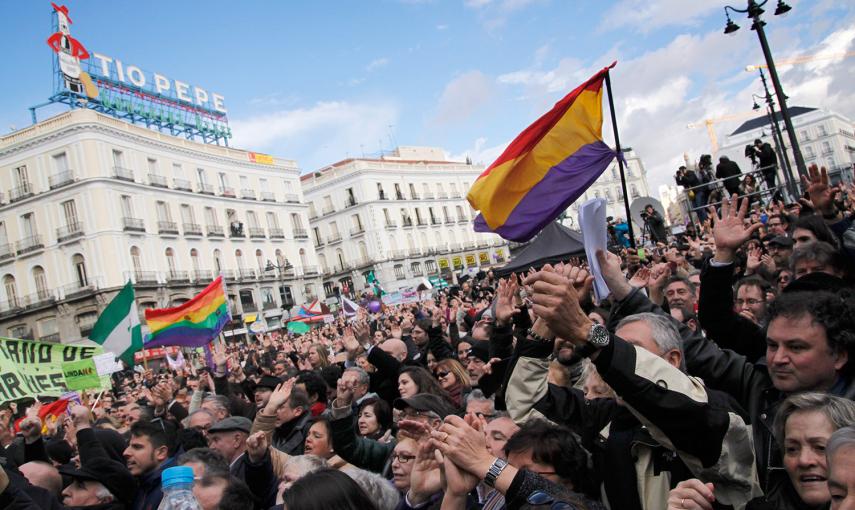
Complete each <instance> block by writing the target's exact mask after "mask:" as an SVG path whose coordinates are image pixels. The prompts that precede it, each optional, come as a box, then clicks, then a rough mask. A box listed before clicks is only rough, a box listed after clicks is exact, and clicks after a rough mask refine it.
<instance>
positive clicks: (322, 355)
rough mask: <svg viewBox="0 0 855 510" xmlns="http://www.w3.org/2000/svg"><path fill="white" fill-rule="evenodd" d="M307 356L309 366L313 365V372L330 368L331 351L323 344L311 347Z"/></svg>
mask: <svg viewBox="0 0 855 510" xmlns="http://www.w3.org/2000/svg"><path fill="white" fill-rule="evenodd" d="M306 356H307V357H306V359H307V360H308V361H309V364H310V365H312V370H320V369H322V368H326V367H328V366H330V357H329V351H328V350H327V348H326V347H324V346H323V344H312V345H310V346H309V352H308V353H307V355H306Z"/></svg>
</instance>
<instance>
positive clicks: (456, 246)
mask: <svg viewBox="0 0 855 510" xmlns="http://www.w3.org/2000/svg"><path fill="white" fill-rule="evenodd" d="M460 249H461V248H460V244H459V243H450V244H449V245H448V251H455V252H456V251H460Z"/></svg>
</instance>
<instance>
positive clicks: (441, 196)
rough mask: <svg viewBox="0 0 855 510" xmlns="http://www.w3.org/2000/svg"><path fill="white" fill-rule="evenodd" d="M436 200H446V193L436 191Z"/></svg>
mask: <svg viewBox="0 0 855 510" xmlns="http://www.w3.org/2000/svg"><path fill="white" fill-rule="evenodd" d="M436 198H438V199H440V200H445V199H447V198H448V193H446V192H444V191H438V192H437V193H436Z"/></svg>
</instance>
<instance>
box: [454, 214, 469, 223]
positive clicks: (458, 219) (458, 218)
mask: <svg viewBox="0 0 855 510" xmlns="http://www.w3.org/2000/svg"><path fill="white" fill-rule="evenodd" d="M457 223H460V224H463V223H469V218H465V217H463V216H458V217H457Z"/></svg>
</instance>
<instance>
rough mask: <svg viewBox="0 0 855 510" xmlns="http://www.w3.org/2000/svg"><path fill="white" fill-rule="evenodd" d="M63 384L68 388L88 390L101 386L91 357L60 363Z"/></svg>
mask: <svg viewBox="0 0 855 510" xmlns="http://www.w3.org/2000/svg"><path fill="white" fill-rule="evenodd" d="M62 375H63V377H65V385H66V386H68V389H70V390H89V389H92V388H100V387H101V378H100V377H99V376H98V370H97V369H96V368H95V360H93V359H92V358H88V359H81V360H77V361H69V362H68V363H63V364H62Z"/></svg>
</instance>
